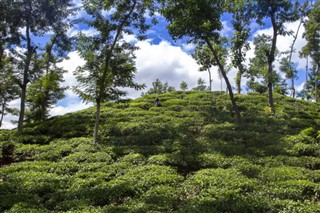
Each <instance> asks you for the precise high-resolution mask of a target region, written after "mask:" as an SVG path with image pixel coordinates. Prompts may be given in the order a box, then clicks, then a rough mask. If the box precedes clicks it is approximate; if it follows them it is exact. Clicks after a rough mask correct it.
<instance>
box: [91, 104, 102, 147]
mask: <svg viewBox="0 0 320 213" xmlns="http://www.w3.org/2000/svg"><path fill="white" fill-rule="evenodd" d="M96 102H97V105H96V121H95V124H94V132H93V143H96V142H97V141H98V137H99V123H100V109H101V100H100V98H97V100H96Z"/></svg>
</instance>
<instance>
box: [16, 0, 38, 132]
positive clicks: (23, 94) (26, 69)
mask: <svg viewBox="0 0 320 213" xmlns="http://www.w3.org/2000/svg"><path fill="white" fill-rule="evenodd" d="M29 9H30V10H29V14H28V15H27V20H26V38H27V51H28V52H27V57H26V60H25V64H24V71H23V79H22V83H21V85H20V87H21V101H20V115H19V121H18V133H19V134H21V133H22V131H23V122H24V112H25V102H26V93H27V84H28V83H29V80H28V74H29V69H30V63H31V57H32V54H33V52H34V51H35V49H34V48H33V47H32V46H31V38H30V18H31V10H32V5H31V1H30V3H29Z"/></svg>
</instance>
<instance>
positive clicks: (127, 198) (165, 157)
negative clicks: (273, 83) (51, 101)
mask: <svg viewBox="0 0 320 213" xmlns="http://www.w3.org/2000/svg"><path fill="white" fill-rule="evenodd" d="M156 97H157V96H156V95H152V94H149V95H145V96H144V97H142V98H138V99H136V100H127V101H119V102H114V103H111V102H108V103H105V104H103V105H102V107H101V118H102V120H101V129H100V130H101V134H100V135H101V137H102V138H101V143H99V144H93V143H92V134H93V129H92V126H93V125H94V119H95V117H94V111H95V109H94V107H92V108H89V109H86V110H82V111H79V112H76V113H71V114H67V115H63V116H58V117H53V118H50V119H49V120H46V121H45V122H42V123H33V124H29V125H27V126H26V127H25V131H24V134H23V135H17V133H16V131H14V130H12V131H11V130H10V131H9V130H1V131H0V146H1V159H2V166H1V169H0V211H2V212H3V211H6V212H50V211H55V212H66V211H69V212H310V213H314V212H320V205H319V200H320V184H319V181H320V170H319V169H320V158H319V157H320V105H319V104H318V103H310V102H305V101H300V100H295V99H292V98H288V97H286V96H282V95H277V94H275V100H276V101H275V103H276V105H275V107H276V114H275V115H272V114H271V113H270V108H269V107H268V101H267V98H268V96H267V94H263V95H260V94H248V95H236V96H235V98H236V100H237V103H238V105H239V110H240V112H241V114H242V116H243V120H242V123H240V124H238V123H236V122H234V120H235V118H234V115H233V114H232V113H233V112H232V106H231V103H230V100H229V99H228V95H227V94H224V93H220V92H209V91H188V92H182V91H175V92H171V93H165V94H161V95H159V98H160V100H161V103H162V107H155V106H154V99H155V98H156Z"/></svg>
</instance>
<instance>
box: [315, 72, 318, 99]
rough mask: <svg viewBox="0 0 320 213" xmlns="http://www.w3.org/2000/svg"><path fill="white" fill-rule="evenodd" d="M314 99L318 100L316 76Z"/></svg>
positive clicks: (316, 79) (316, 80)
mask: <svg viewBox="0 0 320 213" xmlns="http://www.w3.org/2000/svg"><path fill="white" fill-rule="evenodd" d="M315 99H316V102H318V99H319V98H318V78H317V77H316V78H315Z"/></svg>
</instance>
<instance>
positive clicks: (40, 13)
mask: <svg viewBox="0 0 320 213" xmlns="http://www.w3.org/2000/svg"><path fill="white" fill-rule="evenodd" d="M5 2H10V3H7V4H5V7H6V8H5V10H8V11H11V13H12V16H14V18H11V19H8V20H9V21H11V22H10V25H13V26H14V27H15V29H16V30H17V31H15V32H14V33H17V32H21V33H20V42H19V46H20V48H22V49H23V51H22V53H21V52H20V53H19V52H15V54H16V57H19V58H20V64H19V66H18V67H17V68H18V69H19V72H18V73H17V78H16V82H17V83H18V85H19V87H20V88H21V95H20V98H21V104H20V115H19V122H18V132H19V133H22V131H23V124H24V117H25V115H24V114H25V100H26V92H27V85H28V83H29V82H32V80H33V79H32V78H33V77H34V76H33V74H34V71H35V70H36V69H35V66H37V62H36V58H35V57H37V49H38V47H37V46H36V45H35V44H34V42H33V41H32V39H34V38H37V37H39V36H43V35H44V34H46V33H48V32H50V31H54V29H55V28H56V26H57V25H61V24H67V22H66V21H65V19H66V18H67V17H68V16H69V15H70V14H71V13H72V11H73V9H70V8H72V6H73V5H72V0H54V1H52V0H21V1H9V0H5ZM12 16H11V17H12Z"/></svg>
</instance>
